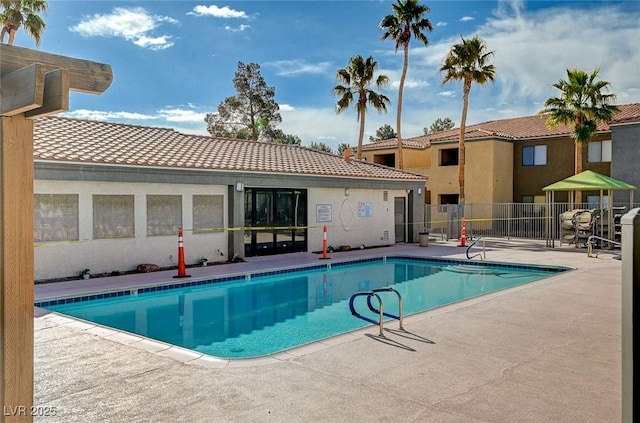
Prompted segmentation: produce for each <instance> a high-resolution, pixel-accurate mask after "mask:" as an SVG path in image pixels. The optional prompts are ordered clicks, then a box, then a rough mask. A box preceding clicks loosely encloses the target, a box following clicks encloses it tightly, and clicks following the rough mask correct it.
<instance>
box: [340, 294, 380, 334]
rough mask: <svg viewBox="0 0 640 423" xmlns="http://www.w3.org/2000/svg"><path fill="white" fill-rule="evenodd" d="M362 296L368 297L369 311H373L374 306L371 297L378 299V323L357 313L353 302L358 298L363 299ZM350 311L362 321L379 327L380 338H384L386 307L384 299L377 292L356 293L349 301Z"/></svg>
mask: <svg viewBox="0 0 640 423" xmlns="http://www.w3.org/2000/svg"><path fill="white" fill-rule="evenodd" d="M361 296H366V297H367V303H368V304H369V309H370V310H372V311H373V309H372V306H371V301H370V298H371V297H376V298H377V300H378V303H379V304H380V311H379V313H380V314H379V315H380V317H379V320H378V321H377V322H376V321H375V320H373V319H370V318H368V317H366V316H363V315H362V314H360V313H358V312H357V311H356V309H355V308H354V307H353V301H354V300H355V299H356V297H361ZM349 309H350V310H351V315H353V316H355V317H358V318H360V319H362V320H366V321H367V322H371V323H373V324H375V325H378V327H379V328H380V333H379V335H380V336H384V318H383V316H384V305H383V304H382V299H381V298H380V296H379V295H378V294H376V293H375V292H372V291H361V292H356V293H355V294H353V295H352V296H351V298H350V299H349Z"/></svg>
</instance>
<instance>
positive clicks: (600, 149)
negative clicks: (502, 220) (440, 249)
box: [362, 103, 640, 204]
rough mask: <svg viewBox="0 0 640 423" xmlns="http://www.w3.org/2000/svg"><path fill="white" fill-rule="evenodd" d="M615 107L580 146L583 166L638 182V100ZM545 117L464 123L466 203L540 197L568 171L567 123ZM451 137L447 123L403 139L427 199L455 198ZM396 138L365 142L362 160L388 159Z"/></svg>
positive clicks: (455, 154) (455, 138) (571, 168)
mask: <svg viewBox="0 0 640 423" xmlns="http://www.w3.org/2000/svg"><path fill="white" fill-rule="evenodd" d="M618 107H619V108H620V111H619V112H618V113H617V114H616V115H615V117H614V119H613V120H612V121H611V122H609V123H606V124H600V125H599V126H598V132H597V134H596V136H595V137H594V138H593V140H592V142H590V143H589V145H588V146H587V147H585V152H586V154H584V155H583V157H584V162H583V169H585V170H587V169H590V170H593V171H595V172H598V173H602V174H604V175H608V176H613V177H614V178H617V179H621V180H624V181H626V182H628V183H630V184H633V185H637V186H640V172H637V171H635V169H636V168H637V165H635V164H636V163H637V162H638V161H640V153H638V151H639V150H638V148H637V147H634V146H637V145H638V142H640V139H639V138H640V136H639V131H640V103H634V104H623V105H619V106H618ZM546 121H547V117H546V116H544V115H534V116H524V117H519V118H510V119H500V120H491V121H487V122H481V123H477V124H473V125H468V126H467V127H466V128H465V155H466V165H465V197H466V203H467V204H469V203H506V202H534V201H542V202H543V201H544V193H543V191H542V188H543V187H545V186H547V185H549V184H552V183H554V182H557V181H559V180H562V179H564V178H566V177H568V176H571V175H572V174H573V172H574V154H575V150H574V141H573V139H572V138H571V133H572V128H571V127H570V126H566V125H560V126H557V127H554V128H549V127H548V126H547V123H546ZM458 138H459V128H454V129H450V130H447V131H442V132H438V133H435V134H426V135H421V136H418V137H414V138H409V139H407V140H403V150H404V149H406V150H407V153H406V154H405V162H406V163H408V164H407V165H406V166H405V169H406V170H409V171H412V172H417V173H422V174H424V175H428V177H429V186H428V190H427V195H426V196H425V200H426V201H427V202H428V203H431V204H447V203H457V197H458V182H457V177H458V173H457V165H458V152H457V147H458ZM614 138H615V139H616V140H615V141H614ZM396 142H397V141H396V140H395V139H392V140H385V141H381V142H376V143H372V144H367V145H365V146H363V152H362V155H363V158H364V159H366V160H368V161H371V162H374V163H384V164H387V165H392V164H395V151H396ZM634 143H635V144H634ZM409 163H410V165H409ZM586 194H587V195H588V194H589V193H586ZM562 195H563V194H560V196H562ZM621 195H624V193H621ZM557 200H558V201H565V200H566V199H563V198H558V199H557Z"/></svg>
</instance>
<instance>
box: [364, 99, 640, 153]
mask: <svg viewBox="0 0 640 423" xmlns="http://www.w3.org/2000/svg"><path fill="white" fill-rule="evenodd" d="M618 108H619V109H620V111H619V112H618V113H616V115H615V116H614V118H613V120H612V121H611V122H610V124H611V125H615V124H620V123H630V122H640V103H632V104H620V105H618ZM610 130H611V129H610V127H609V124H600V125H598V131H600V132H607V131H610ZM572 131H573V129H572V128H571V127H570V126H568V125H560V126H556V127H555V128H553V129H549V127H547V117H546V116H544V115H533V116H524V117H517V118H510V119H500V120H490V121H487V122H482V123H477V124H474V125H468V126H467V127H466V128H465V139H466V140H473V139H482V138H502V139H506V140H514V141H517V140H520V141H524V140H530V139H536V138H547V137H561V136H569V135H570V134H571V132H572ZM459 134H460V128H453V129H449V130H447V131H442V132H437V133H435V134H427V135H420V136H417V137H413V138H407V139H405V140H402V143H403V146H404V145H412V146H413V145H415V144H416V143H418V144H421V145H423V146H424V147H426V146H428V145H429V144H430V143H437V142H451V141H458V138H459ZM387 141H388V146H387V148H388V147H393V146H394V143H395V142H397V141H396V139H393V140H387ZM372 145H373V146H375V145H377V143H376V144H367V145H366V146H363V149H368V150H369V149H371V147H370V146H372Z"/></svg>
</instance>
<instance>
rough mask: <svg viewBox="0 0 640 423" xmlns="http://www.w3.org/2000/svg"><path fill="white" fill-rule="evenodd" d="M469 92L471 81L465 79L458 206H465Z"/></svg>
mask: <svg viewBox="0 0 640 423" xmlns="http://www.w3.org/2000/svg"><path fill="white" fill-rule="evenodd" d="M469 91H471V80H470V79H467V78H465V81H464V86H463V88H462V118H461V119H460V137H459V139H458V186H459V189H460V192H459V194H458V204H464V164H465V157H464V131H465V128H466V126H467V109H468V107H469Z"/></svg>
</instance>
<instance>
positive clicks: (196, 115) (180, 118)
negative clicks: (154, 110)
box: [158, 108, 206, 125]
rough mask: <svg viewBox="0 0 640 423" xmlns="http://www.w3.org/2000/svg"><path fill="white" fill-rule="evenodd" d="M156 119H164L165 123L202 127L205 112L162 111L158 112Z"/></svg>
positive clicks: (191, 110)
mask: <svg viewBox="0 0 640 423" xmlns="http://www.w3.org/2000/svg"><path fill="white" fill-rule="evenodd" d="M158 114H159V116H158V118H162V119H165V120H166V121H167V122H192V123H196V122H197V123H199V124H201V125H204V117H205V115H206V113H205V112H196V111H195V110H193V109H190V110H184V109H177V108H175V109H162V110H158Z"/></svg>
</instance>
